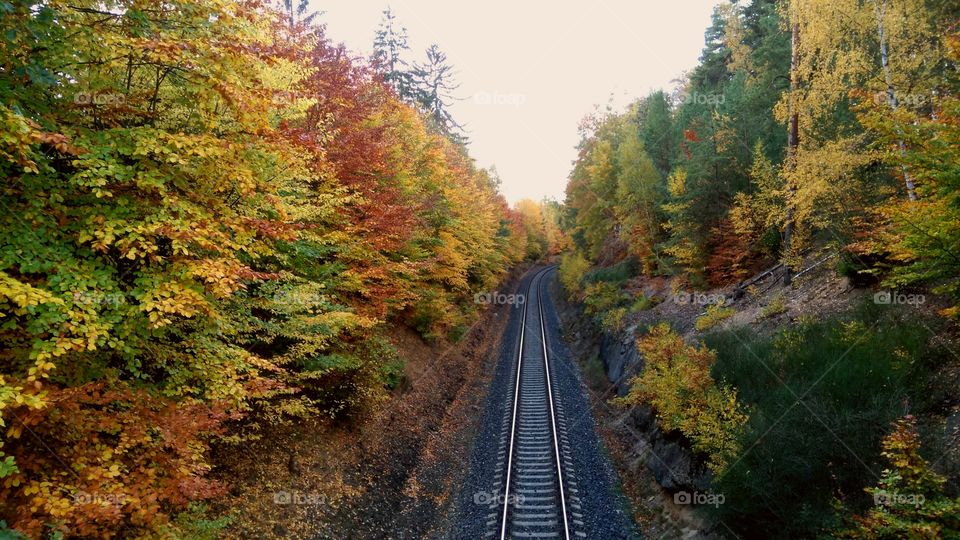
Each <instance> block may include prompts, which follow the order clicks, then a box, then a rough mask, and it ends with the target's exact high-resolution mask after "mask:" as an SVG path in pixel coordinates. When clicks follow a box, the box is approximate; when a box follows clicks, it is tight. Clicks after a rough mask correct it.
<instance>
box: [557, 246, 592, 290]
mask: <svg viewBox="0 0 960 540" xmlns="http://www.w3.org/2000/svg"><path fill="white" fill-rule="evenodd" d="M589 269H590V262H589V261H587V259H585V258H584V257H583V255H581V254H580V252H579V251H574V252H573V253H564V254H563V255H562V256H561V257H560V269H559V274H560V283H561V284H562V285H563V288H564V290H565V291H567V296H568V297H569V298H580V296H581V294H582V288H581V283H582V282H583V276H584V274H586V273H587V270H589Z"/></svg>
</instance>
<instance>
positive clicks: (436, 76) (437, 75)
mask: <svg viewBox="0 0 960 540" xmlns="http://www.w3.org/2000/svg"><path fill="white" fill-rule="evenodd" d="M411 74H412V78H413V87H414V91H413V93H414V96H415V98H416V100H417V101H418V102H419V104H420V107H422V109H423V111H424V113H426V115H427V117H428V118H429V119H430V120H431V122H432V123H433V125H434V127H435V128H436V129H437V130H438V131H439V132H440V133H443V134H444V135H446V136H448V137H450V138H451V139H453V140H454V141H456V142H458V143H461V144H463V143H466V137H465V136H464V134H463V126H462V125H460V124H459V123H457V121H456V120H454V118H453V115H452V114H450V110H449V107H450V103H451V102H452V101H453V100H454V99H456V98H455V97H454V96H453V92H455V91H456V90H457V88H459V87H460V85H459V84H458V83H457V82H455V81H454V76H455V74H456V73H455V72H454V70H453V66H451V65H450V64H448V63H447V55H446V54H445V53H444V52H443V51H441V50H440V47H438V46H437V45H435V44H434V45H431V46H430V47H429V48H427V58H426V61H425V62H423V63H419V62H418V63H416V64H414V66H413V71H412V72H411Z"/></svg>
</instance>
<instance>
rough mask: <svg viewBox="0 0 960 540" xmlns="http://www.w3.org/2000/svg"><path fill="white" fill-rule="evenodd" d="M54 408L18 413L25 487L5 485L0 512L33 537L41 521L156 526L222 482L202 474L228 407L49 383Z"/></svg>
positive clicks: (103, 527) (70, 530) (82, 526)
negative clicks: (56, 386)
mask: <svg viewBox="0 0 960 540" xmlns="http://www.w3.org/2000/svg"><path fill="white" fill-rule="evenodd" d="M48 402H49V405H48V406H47V407H46V408H44V409H41V410H30V411H22V412H21V413H20V414H19V415H18V416H17V417H16V418H18V419H19V420H18V421H17V420H15V424H14V425H13V427H14V428H16V427H18V426H19V427H21V428H22V430H23V432H22V434H21V435H20V440H19V441H17V444H16V445H8V446H7V448H5V449H6V450H8V452H9V453H10V454H12V455H13V456H14V457H15V459H16V462H17V466H18V467H19V469H20V473H18V474H14V475H12V476H10V477H7V478H5V481H6V482H19V483H20V484H21V486H25V488H24V489H20V490H3V491H0V508H3V510H2V511H0V516H2V518H3V519H5V520H6V521H7V523H8V524H10V525H11V526H12V527H14V528H16V529H19V530H21V531H23V532H25V533H26V534H27V535H28V536H30V537H39V536H40V534H41V533H42V532H43V530H44V527H45V524H48V525H49V524H55V528H56V529H58V530H60V531H62V532H63V533H65V534H66V535H67V536H98V537H104V535H105V534H109V533H107V532H105V531H117V530H122V529H123V528H124V527H125V526H126V527H129V526H133V527H143V528H147V529H153V528H155V527H156V526H157V525H162V524H163V523H166V522H168V521H169V519H170V517H171V515H172V514H173V513H175V512H176V511H178V510H180V509H183V508H185V507H186V505H187V503H189V502H190V501H195V500H201V499H209V498H212V497H216V496H218V495H220V494H222V493H223V492H224V486H223V485H222V484H221V483H219V482H217V481H214V480H208V479H206V478H204V476H205V475H206V474H207V472H208V471H209V469H210V467H209V465H207V463H206V462H205V461H204V458H203V453H204V452H205V451H206V448H207V445H206V442H205V441H206V439H207V437H208V436H210V435H213V434H217V433H220V432H221V424H222V423H223V422H224V421H225V420H227V419H229V418H230V415H228V414H227V413H226V412H225V408H224V407H222V406H218V405H215V406H210V405H206V404H202V403H199V402H184V401H176V400H172V399H168V398H162V397H158V396H155V395H152V394H150V393H148V392H146V391H143V390H139V389H135V388H132V387H130V386H128V385H126V384H123V383H119V382H116V381H114V382H111V383H108V382H105V381H104V382H97V383H88V384H84V385H82V386H78V387H74V388H65V389H51V390H50V392H49V395H48Z"/></svg>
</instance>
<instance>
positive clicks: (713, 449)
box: [617, 323, 748, 474]
mask: <svg viewBox="0 0 960 540" xmlns="http://www.w3.org/2000/svg"><path fill="white" fill-rule="evenodd" d="M637 349H638V350H639V351H640V354H641V355H642V358H643V361H644V369H643V373H641V374H640V376H639V377H636V378H634V379H633V380H632V381H631V386H630V392H629V393H628V394H627V395H626V396H625V397H623V398H618V399H617V402H618V403H619V404H620V405H623V406H629V405H638V404H641V403H647V404H650V405H651V406H652V407H653V408H654V410H655V411H656V413H657V418H658V419H659V420H660V425H661V426H662V427H663V429H664V430H667V431H679V432H680V433H682V434H683V435H685V436H686V437H687V438H689V439H690V441H691V442H692V443H693V449H694V450H696V451H698V452H703V453H704V454H706V455H707V462H708V464H709V465H710V469H711V470H712V471H713V472H714V473H716V474H723V472H724V471H725V470H726V468H727V467H728V466H729V465H730V463H731V462H732V461H733V460H735V459H736V458H737V456H738V455H739V454H740V453H741V452H742V448H741V446H740V441H739V440H740V434H741V431H742V430H743V427H744V424H746V422H747V419H748V415H747V413H746V411H745V409H744V408H743V406H742V405H740V403H738V400H737V391H736V390H735V389H734V388H732V387H730V386H728V385H725V384H717V383H716V381H715V379H714V378H713V377H712V376H711V375H710V369H711V366H712V365H713V363H714V360H715V356H714V353H713V352H712V351H710V350H709V349H707V348H706V347H703V346H701V347H692V346H690V345H687V344H685V343H684V342H683V339H682V338H681V337H680V336H679V335H678V334H677V333H675V332H674V331H673V330H671V329H670V326H669V325H667V324H666V323H662V324H659V325H657V326H655V327H653V328H651V329H650V331H649V333H647V334H646V335H645V336H643V337H641V338H640V339H638V340H637Z"/></svg>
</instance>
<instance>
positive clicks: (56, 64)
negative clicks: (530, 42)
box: [0, 0, 525, 537]
mask: <svg viewBox="0 0 960 540" xmlns="http://www.w3.org/2000/svg"><path fill="white" fill-rule="evenodd" d="M302 8H304V4H303V3H299V4H297V5H294V4H293V3H290V2H288V3H287V10H286V13H284V12H281V11H279V10H276V9H272V8H270V7H267V6H262V5H259V4H256V3H246V2H238V1H234V0H189V1H188V0H175V1H172V2H165V3H163V6H162V9H160V8H158V7H157V6H153V7H151V8H149V9H147V8H144V7H143V6H142V5H141V4H140V3H137V2H131V1H126V0H124V1H119V2H106V3H104V2H94V1H88V0H79V1H77V2H64V1H60V0H53V1H49V2H36V1H31V0H21V1H16V2H7V3H0V10H2V11H3V16H2V17H0V174H2V175H3V177H4V178H5V179H6V184H5V189H4V190H3V191H2V192H0V207H2V208H3V210H4V212H3V214H2V216H0V231H2V232H3V234H2V235H0V366H2V368H0V414H2V416H0V427H2V428H3V430H4V435H3V437H4V440H3V445H2V453H0V481H2V486H3V487H2V490H0V518H4V519H6V521H7V522H8V523H10V526H11V527H13V528H15V529H17V530H18V531H22V532H24V533H25V534H26V536H29V537H34V536H39V535H41V534H47V535H49V536H51V537H55V536H57V535H62V536H69V537H74V536H76V537H110V536H117V535H121V536H141V537H159V536H164V531H168V530H169V531H172V532H170V534H182V535H183V536H185V537H190V536H195V535H199V536H204V535H213V534H214V533H215V530H216V529H218V528H220V527H222V525H223V523H221V522H219V521H205V518H202V517H200V514H199V513H198V514H197V515H196V516H194V518H195V519H194V518H191V517H189V516H190V515H191V514H190V512H194V510H192V509H191V507H190V504H191V503H192V502H196V501H202V500H207V499H211V498H214V497H217V496H219V495H220V494H222V493H223V491H224V487H225V486H224V485H223V484H222V483H220V482H214V481H212V480H209V479H208V478H207V473H208V472H209V470H210V468H211V464H210V463H208V462H207V449H208V447H209V445H210V444H211V443H212V442H214V441H221V442H223V441H229V442H237V441H243V440H246V439H249V438H251V437H256V436H258V435H257V434H258V433H259V432H260V430H259V427H260V425H259V424H261V423H292V422H295V421H297V420H299V419H302V418H306V417H316V416H317V415H329V416H336V415H342V414H355V413H358V412H362V411H364V410H365V407H367V406H368V405H369V404H370V403H373V402H376V401H377V400H380V399H382V398H383V397H384V396H385V394H386V392H385V390H386V389H388V388H390V387H392V386H395V385H396V384H398V382H399V380H400V377H401V376H402V372H403V371H402V367H403V366H402V362H401V361H400V359H399V358H398V357H397V354H396V351H395V350H393V349H392V348H391V347H390V346H389V345H388V344H387V343H386V342H385V341H384V340H383V338H382V337H379V336H382V335H383V333H384V332H383V326H384V325H386V324H412V325H415V326H417V327H418V329H419V330H421V331H422V332H423V333H424V334H425V335H428V336H436V337H438V338H440V337H442V336H445V335H448V334H449V333H450V332H451V331H452V330H454V329H457V328H463V327H465V322H466V321H467V319H468V317H469V316H470V315H471V314H472V313H473V312H474V311H473V310H471V309H470V308H469V306H470V303H469V302H470V299H471V297H472V294H473V293H474V292H476V291H480V290H484V289H487V288H489V287H491V286H493V285H494V284H495V283H496V282H497V281H498V280H499V279H500V277H501V276H503V274H504V272H505V271H506V269H507V268H508V267H509V266H510V265H511V264H513V263H515V262H517V261H519V260H521V259H522V257H523V248H522V247H520V248H517V247H515V246H514V244H519V243H521V240H520V236H521V233H522V222H521V221H522V217H521V216H520V215H519V214H518V213H515V212H513V211H511V210H510V209H509V208H508V206H507V204H506V201H505V200H504V199H503V197H502V196H500V195H499V193H498V192H497V186H496V183H495V182H494V181H492V179H491V177H490V174H489V173H487V172H486V171H481V170H478V169H477V168H476V167H475V165H474V164H473V162H472V160H471V159H470V158H469V156H467V155H466V150H465V149H464V148H463V147H462V146H461V145H458V144H457V143H455V142H453V141H451V140H450V138H449V137H445V136H443V135H442V134H440V133H438V131H437V129H435V127H432V126H431V121H430V119H429V118H426V117H425V116H424V115H422V114H421V113H420V112H419V111H417V110H415V109H413V108H411V107H410V106H407V105H405V104H403V103H402V102H401V101H399V100H398V99H397V98H396V97H394V96H393V95H391V93H390V92H389V90H388V89H386V88H384V86H383V85H382V84H381V83H380V82H379V81H378V80H377V79H376V78H375V77H374V76H373V74H371V73H369V72H368V71H367V70H366V69H365V68H364V67H362V66H359V65H354V64H353V62H352V61H351V60H349V59H348V58H349V55H346V54H345V53H344V51H343V49H341V48H339V47H336V46H334V45H332V44H331V43H330V42H329V41H328V40H327V39H326V38H325V37H324V35H323V32H322V30H320V29H318V28H311V27H309V24H308V23H309V17H310V16H309V14H307V12H306V11H304V9H302ZM434 59H435V60H437V62H436V66H435V68H436V69H437V70H440V69H444V66H443V62H442V58H440V57H438V56H435V57H434ZM447 68H448V66H447ZM434 74H435V73H434ZM432 112H434V113H438V114H439V113H441V112H443V111H442V110H441V109H438V108H437V107H434V108H433V111H432ZM524 240H525V238H524ZM11 419H16V421H14V422H11ZM27 429H29V431H30V432H32V433H34V434H36V435H37V436H39V437H40V438H41V439H42V440H43V442H44V444H43V445H42V447H38V446H37V445H36V443H35V440H34V439H33V436H32V435H31V436H25V435H24V433H25V432H26V431H25V430H27ZM228 429H229V432H228ZM50 454H55V455H57V456H58V459H57V460H55V461H50ZM88 498H95V499H96V500H97V501H99V502H98V503H97V504H90V503H89V502H85V500H86V499H88ZM100 502H103V503H104V504H100ZM197 512H199V511H197ZM200 513H202V512H200ZM178 515H183V516H186V517H184V519H187V520H191V519H192V520H193V521H194V523H193V525H190V526H188V525H187V524H186V522H184V523H179V524H177V523H178V522H177V518H176V516H178ZM191 527H192V528H191ZM180 529H183V530H182V531H180ZM169 531H168V532H169ZM177 531H180V532H177ZM191 531H192V532H191Z"/></svg>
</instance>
